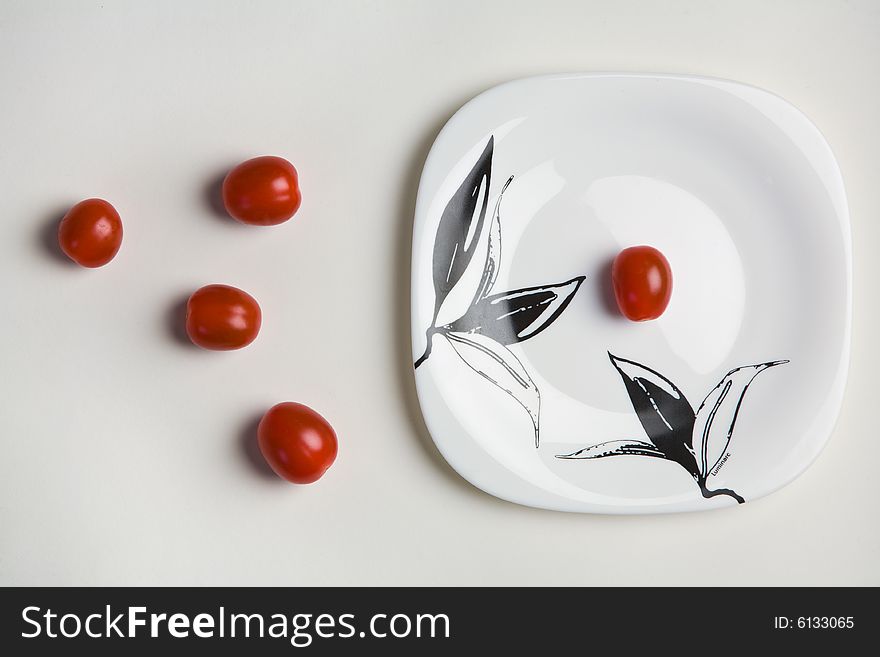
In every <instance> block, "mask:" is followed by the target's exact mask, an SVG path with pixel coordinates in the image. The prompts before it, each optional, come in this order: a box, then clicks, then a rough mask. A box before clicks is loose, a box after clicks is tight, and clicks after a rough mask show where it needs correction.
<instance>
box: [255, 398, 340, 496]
mask: <svg viewBox="0 0 880 657" xmlns="http://www.w3.org/2000/svg"><path fill="white" fill-rule="evenodd" d="M257 441H258V442H259V444H260V451H261V452H262V453H263V456H264V457H265V459H266V461H267V462H268V463H269V465H270V466H271V467H272V469H273V470H274V471H275V474H277V475H278V476H279V477H281V478H283V479H287V481H290V482H292V483H294V484H310V483H312V482H314V481H317V480H318V479H320V478H321V476H322V475H323V474H324V473H325V472H326V471H327V468H329V467H330V466H331V465H333V461H335V460H336V452H337V449H338V446H337V441H336V432H335V431H333V427H331V426H330V424H329V423H328V422H327V420H325V419H324V418H323V417H321V416H320V415H319V414H318V413H316V412H315V411H313V410H312V409H311V408H309V407H308V406H305V405H304V404H297V403H296V402H283V403H281V404H276V405H275V406H273V407H272V408H270V409H269V410H268V411H266V414H265V415H264V416H263V419H262V420H260V425H259V427H257Z"/></svg>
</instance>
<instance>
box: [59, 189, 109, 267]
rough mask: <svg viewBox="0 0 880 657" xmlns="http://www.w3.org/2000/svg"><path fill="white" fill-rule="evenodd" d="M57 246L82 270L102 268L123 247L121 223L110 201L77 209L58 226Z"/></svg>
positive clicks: (92, 201) (94, 200) (95, 200)
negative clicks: (82, 268)
mask: <svg viewBox="0 0 880 657" xmlns="http://www.w3.org/2000/svg"><path fill="white" fill-rule="evenodd" d="M58 243H59V244H60V245H61V250H62V251H64V253H65V255H67V257H68V258H70V259H71V260H73V261H74V262H75V263H77V264H78V265H82V266H83V267H102V266H103V265H106V264H107V263H108V262H110V261H111V260H113V256H115V255H116V253H117V252H118V251H119V247H120V246H121V245H122V219H120V218H119V213H118V212H116V208H114V207H113V206H112V205H110V204H109V203H108V202H107V201H104V200H103V199H99V198H90V199H86V200H85V201H80V202H79V203H77V204H76V205H74V206H73V207H72V208H70V210H68V211H67V214H65V215H64V218H63V219H62V220H61V224H60V225H59V226H58Z"/></svg>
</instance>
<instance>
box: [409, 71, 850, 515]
mask: <svg viewBox="0 0 880 657" xmlns="http://www.w3.org/2000/svg"><path fill="white" fill-rule="evenodd" d="M636 244H650V245H652V246H655V247H657V248H658V249H660V250H661V251H662V252H663V253H664V254H665V255H666V257H667V258H668V260H669V262H670V264H671V267H672V271H673V277H674V285H673V294H672V300H671V302H670V305H669V307H668V309H667V311H666V312H665V313H664V315H663V316H662V317H661V318H659V319H658V320H655V321H653V322H645V323H633V322H629V321H627V320H626V319H624V318H623V317H622V316H621V315H620V314H619V313H618V311H617V310H616V308H615V305H614V301H613V298H612V297H611V294H610V281H609V276H610V262H611V260H612V259H613V258H614V256H615V255H616V254H617V253H618V252H619V250H620V249H622V248H624V247H627V246H632V245H636ZM850 316H851V247H850V228H849V216H848V211H847V206H846V196H845V192H844V188H843V182H842V179H841V175H840V171H839V169H838V166H837V164H836V162H835V160H834V157H833V155H832V153H831V150H830V148H829V147H828V144H827V143H826V142H825V140H824V139H823V137H822V136H821V134H820V133H819V131H818V130H817V129H816V128H815V126H813V124H812V123H810V121H809V120H808V119H807V118H806V117H805V116H804V115H803V114H802V113H801V112H800V111H798V110H797V109H796V108H795V107H793V106H792V105H790V104H789V103H787V102H786V101H784V100H782V99H781V98H779V97H777V96H774V95H772V94H770V93H768V92H765V91H762V90H759V89H756V88H753V87H749V86H746V85H742V84H739V83H734V82H729V81H723V80H714V79H707V78H696V77H686V76H671V75H639V74H620V75H618V74H587V75H560V76H546V77H538V78H529V79H524V80H517V81H514V82H510V83H507V84H503V85H501V86H498V87H495V88H493V89H491V90H489V91H487V92H485V93H483V94H481V95H480V96H478V97H476V98H475V99H474V100H472V101H470V102H469V103H468V104H466V105H465V106H464V107H463V108H462V109H461V110H459V111H458V113H456V114H455V116H453V118H452V119H450V121H449V123H448V124H447V125H446V127H445V128H444V129H443V130H442V132H441V133H440V135H439V136H438V137H437V140H436V142H435V143H434V146H433V147H432V149H431V152H430V154H429V156H428V159H427V161H426V163H425V167H424V171H423V173H422V178H421V182H420V186H419V194H418V202H417V206H416V217H415V226H414V235H413V270H412V337H413V353H414V365H415V377H416V384H417V388H418V394H419V400H420V404H421V407H422V412H423V414H424V417H425V421H426V423H427V426H428V429H429V430H430V432H431V435H432V436H433V439H434V441H435V443H436V444H437V446H438V448H439V449H440V451H441V452H442V454H443V455H444V457H445V458H446V459H447V461H449V463H450V464H451V465H452V467H453V468H455V469H456V470H457V471H458V472H459V473H460V474H461V475H462V476H463V477H465V478H466V479H467V480H468V481H470V482H471V483H472V484H474V485H475V486H478V487H479V488H481V489H483V490H485V491H486V492H488V493H491V494H492V495H496V496H498V497H501V498H504V499H507V500H510V501H513V502H517V503H520V504H526V505H530V506H536V507H543V508H548V509H558V510H565V511H584V512H598V513H649V512H670V511H691V510H701V509H709V508H716V507H721V506H729V505H735V504H737V503H738V502H742V501H745V500H749V499H754V498H757V497H760V496H762V495H765V494H767V493H769V492H771V491H773V490H775V489H777V488H779V487H781V486H783V485H784V484H786V483H788V482H789V481H791V480H792V479H793V478H795V477H796V476H798V475H799V474H800V473H802V472H803V471H804V470H805V469H806V468H807V467H808V466H809V465H810V463H811V462H812V461H813V460H814V459H815V457H816V456H817V455H818V453H819V451H820V450H821V449H822V447H823V445H824V444H825V442H826V441H827V439H828V436H829V435H830V432H831V430H832V427H833V424H834V422H835V419H836V417H837V413H838V411H839V408H840V404H841V400H842V396H843V388H844V384H845V379H846V371H847V365H848V359H849V342H850Z"/></svg>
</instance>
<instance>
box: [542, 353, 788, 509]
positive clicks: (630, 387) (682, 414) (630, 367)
mask: <svg viewBox="0 0 880 657" xmlns="http://www.w3.org/2000/svg"><path fill="white" fill-rule="evenodd" d="M608 357H609V358H610V359H611V364H612V365H614V367H615V368H616V369H617V371H618V373H619V374H620V376H621V378H622V379H623V384H624V386H625V387H626V391H627V393H628V394H629V398H630V401H631V402H632V405H633V408H634V409H635V412H636V415H637V416H638V418H639V421H640V422H641V424H642V428H643V429H644V430H645V433H646V434H647V436H648V441H644V440H636V439H623V440H610V441H607V442H603V443H598V444H596V445H590V446H589V447H585V448H583V449H580V450H578V451H576V452H573V453H571V454H560V455H559V456H558V457H557V458H560V459H598V458H605V457H607V456H627V455H629V456H652V457H655V458H660V459H666V460H669V461H674V462H676V463H678V464H679V465H680V466H681V467H683V468H684V469H685V470H686V471H687V472H688V474H690V475H691V477H693V479H694V481H696V482H697V485H698V486H699V487H700V492H701V493H702V494H703V497H706V498H710V497H715V496H716V495H729V496H730V497H732V498H733V499H735V500H736V501H737V502H739V503H740V504H742V503H743V502H744V500H743V498H742V497H741V496H740V495H739V494H737V493H736V492H735V491H733V490H730V489H728V488H718V489H716V490H709V488H708V485H707V480H708V478H709V476H710V475H711V474H713V473H715V472H717V468H720V466H721V465H723V464H724V463H725V462H726V460H727V458H728V454H729V453H728V447H729V446H730V441H731V439H732V438H733V429H734V426H735V425H736V419H737V417H738V415H739V412H740V408H741V407H742V403H743V399H744V398H745V394H746V390H748V388H749V386H750V385H751V384H752V381H754V380H755V377H756V376H758V374H760V373H761V372H764V371H765V370H768V369H770V368H771V367H776V366H777V365H782V364H784V363H787V362H788V361H787V360H774V361H769V362H766V363H759V364H757V365H746V366H744V367H737V368H736V369H732V370H730V371H729V372H728V373H727V374H725V375H724V377H723V378H722V379H721V381H720V382H719V383H718V385H716V386H715V387H714V388H712V390H710V391H709V394H708V395H706V398H705V399H704V400H703V402H702V403H701V404H700V407H699V408H698V409H697V412H696V413H695V412H694V409H693V408H692V407H691V405H690V403H689V402H688V400H687V398H686V397H685V396H684V394H683V393H682V392H681V390H679V389H678V388H677V387H676V386H675V384H674V383H672V381H670V380H669V379H667V378H666V377H665V376H663V375H662V374H660V373H659V372H657V371H655V370H652V369H651V368H649V367H646V366H645V365H641V364H639V363H637V362H635V361H632V360H627V359H625V358H618V357H617V356H614V355H613V354H611V353H610V352H609V354H608Z"/></svg>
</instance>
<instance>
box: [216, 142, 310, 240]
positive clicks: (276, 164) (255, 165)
mask: <svg viewBox="0 0 880 657" xmlns="http://www.w3.org/2000/svg"><path fill="white" fill-rule="evenodd" d="M301 200H302V195H301V194H300V192H299V181H298V179H297V175H296V169H294V168H293V165H292V164H291V163H290V162H288V161H287V160H285V159H284V158H281V157H272V156H270V155H267V156H264V157H255V158H254V159H252V160H247V161H246V162H242V163H241V164H239V165H238V166H237V167H235V168H234V169H233V170H232V171H230V172H229V174H228V175H227V176H226V179H225V180H224V181H223V205H225V206H226V211H227V212H228V213H229V214H230V215H232V217H233V218H235V219H237V220H238V221H240V222H242V223H244V224H251V225H254V226H274V225H275V224H280V223H283V222H285V221H287V220H288V219H290V218H291V217H292V216H293V215H294V213H295V212H296V211H297V210H298V209H299V204H300V201H301Z"/></svg>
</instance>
